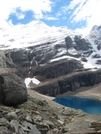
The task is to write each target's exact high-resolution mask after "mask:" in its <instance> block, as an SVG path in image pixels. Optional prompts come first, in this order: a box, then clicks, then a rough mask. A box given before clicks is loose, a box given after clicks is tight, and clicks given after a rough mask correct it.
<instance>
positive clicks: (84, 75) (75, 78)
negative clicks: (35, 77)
mask: <svg viewBox="0 0 101 134" xmlns="http://www.w3.org/2000/svg"><path fill="white" fill-rule="evenodd" d="M100 82H101V70H96V71H91V70H90V71H89V70H88V71H80V72H75V73H72V74H70V75H66V76H64V77H61V78H58V79H54V80H53V81H49V82H47V83H45V84H40V85H39V86H36V87H33V88H32V90H36V91H37V92H40V93H42V94H45V95H49V96H54V97H55V96H57V95H59V94H63V93H66V92H68V91H75V90H77V89H78V88H80V87H83V86H85V87H86V86H93V85H95V84H98V83H100Z"/></svg>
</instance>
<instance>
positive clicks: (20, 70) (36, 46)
mask: <svg viewBox="0 0 101 134" xmlns="http://www.w3.org/2000/svg"><path fill="white" fill-rule="evenodd" d="M0 30H1V31H0V32H1V34H0V36H1V42H0V49H1V50H0V103H1V104H0V133H1V134H4V133H5V134H12V133H16V134H41V133H42V134H57V133H58V134H64V133H65V134H66V133H68V132H69V133H74V134H77V133H82V134H83V133H85V134H88V133H100V132H101V123H100V118H99V116H100V115H95V116H92V115H87V114H85V113H84V112H82V111H79V110H73V109H69V108H64V107H63V108H55V109H54V108H52V107H51V106H49V105H48V104H47V102H46V101H45V100H44V101H41V100H38V99H36V98H34V99H33V98H31V97H28V94H27V89H26V87H25V85H24V81H23V80H24V79H25V78H26V77H33V76H36V78H38V79H39V80H40V81H41V84H39V85H38V86H34V90H36V91H38V92H40V93H43V94H46V95H50V96H56V95H58V94H62V93H65V92H68V91H75V90H77V89H78V88H80V87H81V86H92V85H94V84H98V83H99V82H101V69H98V68H100V67H101V41H100V39H101V26H99V27H98V26H94V27H93V28H92V30H91V32H90V34H89V35H88V36H87V37H86V38H83V37H82V35H80V34H78V33H75V32H74V31H72V30H70V29H69V28H67V27H57V28H56V27H49V26H47V25H46V24H44V23H43V22H38V21H35V22H32V23H31V24H30V25H29V24H28V25H26V26H24V25H22V26H16V27H12V29H11V30H10V32H9V31H8V30H7V29H5V28H2V29H0ZM13 31H14V32H13ZM95 67H96V68H95ZM85 68H86V69H85ZM89 68H91V69H89ZM92 68H93V69H92ZM19 76H20V77H22V78H23V80H22V79H21V78H20V77H19ZM26 101H27V102H26ZM24 102H26V103H24ZM22 103H24V104H22ZM19 104H22V105H19ZM5 105H9V106H16V107H15V108H14V107H7V106H5ZM86 119H87V120H86ZM81 122H82V123H83V125H82V123H81ZM74 126H76V127H74Z"/></svg>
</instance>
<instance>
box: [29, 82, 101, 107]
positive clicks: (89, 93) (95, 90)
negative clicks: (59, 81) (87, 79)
mask: <svg viewBox="0 0 101 134" xmlns="http://www.w3.org/2000/svg"><path fill="white" fill-rule="evenodd" d="M28 95H29V96H31V97H33V98H37V99H39V100H42V101H46V102H47V103H48V104H49V105H50V107H54V108H56V107H57V108H64V107H65V106H63V105H61V104H59V103H57V102H55V101H52V100H53V99H54V98H55V97H51V96H47V95H43V94H40V93H38V92H36V91H34V90H31V89H28ZM63 96H78V97H92V98H96V99H99V100H101V83H99V84H96V85H94V86H90V87H81V88H79V89H77V90H76V91H73V92H70V91H69V92H67V93H64V94H61V95H58V96H57V97H63Z"/></svg>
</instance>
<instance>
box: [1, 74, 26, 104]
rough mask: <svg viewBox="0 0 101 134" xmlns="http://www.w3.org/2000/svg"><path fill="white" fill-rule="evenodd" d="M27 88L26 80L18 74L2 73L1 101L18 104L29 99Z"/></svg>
mask: <svg viewBox="0 0 101 134" xmlns="http://www.w3.org/2000/svg"><path fill="white" fill-rule="evenodd" d="M27 96H28V94H27V89H26V87H25V84H24V82H23V81H22V79H21V78H19V77H18V76H17V75H16V74H13V73H5V74H1V75H0V102H1V103H3V104H5V105H9V106H16V105H19V104H22V103H24V102H25V101H27Z"/></svg>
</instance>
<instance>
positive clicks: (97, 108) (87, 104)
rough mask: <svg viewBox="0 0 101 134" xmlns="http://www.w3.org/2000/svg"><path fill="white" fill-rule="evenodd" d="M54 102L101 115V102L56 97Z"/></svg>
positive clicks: (74, 97)
mask: <svg viewBox="0 0 101 134" xmlns="http://www.w3.org/2000/svg"><path fill="white" fill-rule="evenodd" d="M53 101H55V102H57V103H59V104H62V105H64V106H67V107H70V108H76V109H81V110H83V111H84V112H86V113H89V114H101V101H99V100H98V99H93V98H86V97H76V96H67V97H56V98H55V99H54V100H53Z"/></svg>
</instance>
